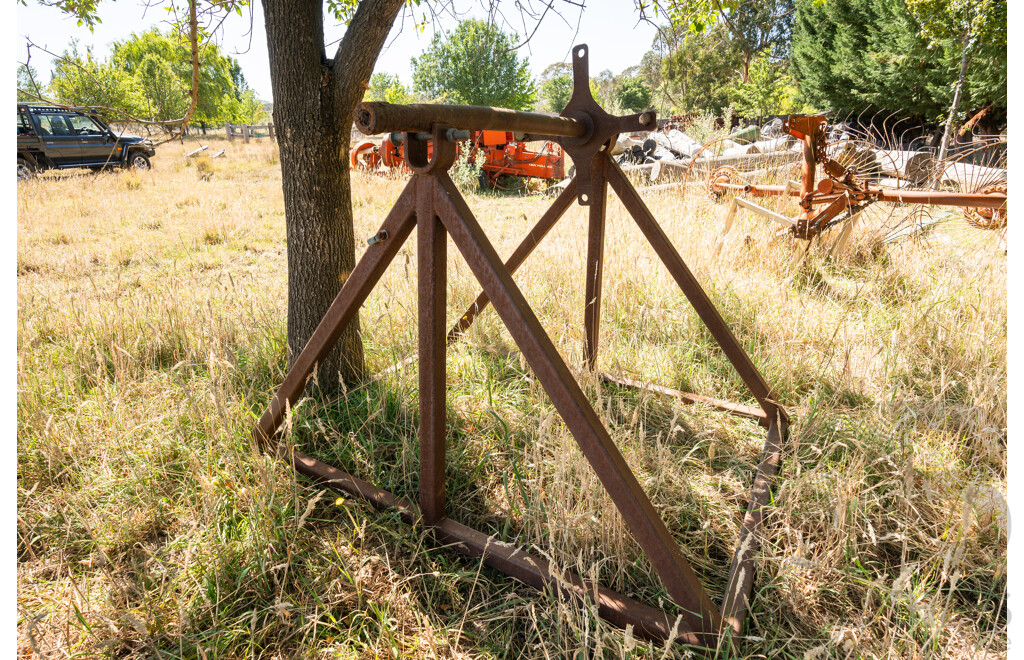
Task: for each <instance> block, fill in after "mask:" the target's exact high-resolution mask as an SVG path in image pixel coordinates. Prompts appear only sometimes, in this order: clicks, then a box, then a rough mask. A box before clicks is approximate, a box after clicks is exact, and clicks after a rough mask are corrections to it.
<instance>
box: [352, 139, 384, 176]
mask: <svg viewBox="0 0 1024 660" xmlns="http://www.w3.org/2000/svg"><path fill="white" fill-rule="evenodd" d="M349 164H350V165H351V166H352V169H354V170H355V169H366V170H374V169H377V165H379V164H380V150H379V149H378V148H377V144H376V143H375V142H373V141H372V140H363V141H362V142H360V143H359V144H357V145H356V146H354V147H352V151H351V152H349Z"/></svg>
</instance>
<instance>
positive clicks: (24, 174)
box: [18, 158, 36, 181]
mask: <svg viewBox="0 0 1024 660" xmlns="http://www.w3.org/2000/svg"><path fill="white" fill-rule="evenodd" d="M35 173H36V169H35V168H34V167H32V163H30V162H28V161H27V160H25V159H24V158H19V159H18V181H24V180H26V179H31V178H32V177H33V176H35Z"/></svg>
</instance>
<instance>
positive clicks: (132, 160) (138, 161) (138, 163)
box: [128, 151, 152, 170]
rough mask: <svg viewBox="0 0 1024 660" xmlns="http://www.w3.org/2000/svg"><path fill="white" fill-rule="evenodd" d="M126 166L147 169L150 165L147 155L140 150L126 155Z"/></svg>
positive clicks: (134, 168)
mask: <svg viewBox="0 0 1024 660" xmlns="http://www.w3.org/2000/svg"><path fill="white" fill-rule="evenodd" d="M128 167H129V168H131V169H133V170H148V169H151V168H152V165H150V164H149V156H147V155H146V154H144V153H142V152H141V151H136V152H134V153H131V154H129V155H128Z"/></svg>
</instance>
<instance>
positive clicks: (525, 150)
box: [349, 131, 565, 188]
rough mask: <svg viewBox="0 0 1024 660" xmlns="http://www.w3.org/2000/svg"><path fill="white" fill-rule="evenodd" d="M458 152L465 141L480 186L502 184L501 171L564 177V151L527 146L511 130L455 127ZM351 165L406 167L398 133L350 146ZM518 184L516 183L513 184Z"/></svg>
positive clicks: (552, 145) (547, 146)
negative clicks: (537, 149)
mask: <svg viewBox="0 0 1024 660" xmlns="http://www.w3.org/2000/svg"><path fill="white" fill-rule="evenodd" d="M455 133H456V134H457V137H458V138H460V141H459V143H458V144H459V153H460V154H461V153H462V150H463V149H464V148H465V146H464V145H465V142H469V144H470V147H469V149H470V151H469V160H470V161H471V162H474V163H478V164H479V165H480V168H481V170H483V173H482V174H481V177H480V183H481V185H482V186H483V187H485V188H486V187H492V186H493V187H496V188H505V187H507V186H503V185H501V183H500V179H499V177H501V175H503V174H507V175H511V176H516V177H533V178H537V179H555V180H558V181H561V180H562V179H564V178H565V154H564V153H563V151H562V148H561V147H560V146H558V144H556V143H554V142H550V141H548V142H544V145H543V147H542V148H541V149H540V151H534V150H531V149H530V148H529V147H528V143H527V142H525V141H523V140H522V139H519V140H517V139H516V137H517V135H516V134H515V133H513V132H511V131H456V132H455ZM349 160H350V163H351V166H352V169H368V170H377V169H379V168H381V167H384V168H387V169H389V170H396V169H397V170H403V171H411V170H409V167H408V165H407V164H406V158H405V145H404V144H402V134H401V133H398V134H390V135H385V136H384V139H383V141H382V142H380V143H378V142H375V141H373V140H364V141H362V142H359V143H357V144H356V145H355V146H353V147H352V150H351V152H350V157H349ZM514 187H519V186H514Z"/></svg>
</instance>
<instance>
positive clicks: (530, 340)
mask: <svg viewBox="0 0 1024 660" xmlns="http://www.w3.org/2000/svg"><path fill="white" fill-rule="evenodd" d="M437 182H438V183H437V186H436V189H435V198H434V204H435V208H436V209H437V212H438V215H439V216H440V217H441V220H442V222H444V224H445V228H446V229H447V230H448V233H449V235H451V237H452V240H453V241H454V242H455V245H456V246H457V247H458V248H459V251H460V252H461V253H462V256H463V257H464V258H465V259H466V263H467V264H469V267H470V269H471V270H472V271H473V274H474V275H475V276H476V278H477V280H479V281H480V284H481V285H482V286H483V289H484V291H486V292H487V293H488V294H489V295H490V298H491V305H493V306H494V308H495V310H496V311H497V312H498V315H499V316H500V317H501V320H502V322H503V323H504V324H505V327H507V328H508V331H509V333H510V334H511V335H512V338H513V339H514V340H515V342H516V344H517V345H518V346H519V348H520V349H521V350H522V351H523V355H524V356H525V357H526V360H527V362H528V363H529V364H530V367H531V368H532V369H533V372H534V374H535V375H536V377H537V380H538V381H539V382H540V383H541V385H542V386H543V387H544V390H545V391H546V392H547V394H548V396H549V397H550V398H551V402H552V403H553V404H554V406H555V409H556V410H558V413H559V415H561V417H562V419H563V421H564V422H565V425H566V426H567V427H568V428H569V430H570V431H571V432H572V434H573V437H574V438H575V439H576V442H577V443H578V444H579V446H580V449H581V450H582V451H583V454H584V456H586V458H587V462H589V463H590V465H591V467H593V469H594V472H595V473H596V474H597V476H598V478H599V479H600V480H601V483H602V484H603V485H604V488H605V490H607V491H608V494H609V496H610V497H611V498H612V501H613V502H614V503H615V506H616V508H617V509H618V510H619V512H620V513H621V514H622V517H623V519H624V520H625V522H626V526H627V527H628V528H629V529H630V531H631V532H632V533H633V536H634V538H636V540H637V543H639V544H640V547H642V548H643V549H644V552H645V553H646V554H647V557H648V559H649V560H650V562H651V565H652V566H653V567H654V570H655V571H656V572H657V573H658V576H659V577H660V578H661V580H662V583H663V584H664V585H665V589H666V591H668V593H669V596H671V597H672V599H673V600H674V601H675V602H676V604H678V605H679V606H680V607H681V608H682V609H683V610H684V611H685V614H684V618H685V620H686V624H687V625H686V627H687V629H688V630H692V631H695V632H700V633H701V634H703V635H705V636H709V641H710V636H711V635H713V634H715V633H717V631H718V630H719V629H720V628H721V616H720V614H719V613H718V611H717V610H716V609H715V608H714V606H713V604H712V603H711V600H710V599H709V598H708V596H707V594H706V593H705V592H704V589H703V588H702V587H701V585H700V581H699V580H698V579H697V576H696V574H694V572H693V569H692V568H690V565H689V564H688V563H687V562H686V560H685V559H683V556H682V555H681V554H680V552H679V547H678V546H677V545H676V542H675V540H674V539H673V538H672V535H671V534H670V533H669V531H668V529H667V528H666V527H665V523H664V522H662V520H661V517H660V516H658V513H657V512H656V511H655V510H654V507H653V506H652V505H651V502H650V500H649V499H648V498H647V495H646V494H645V493H644V491H643V488H642V487H641V486H640V484H639V482H637V480H636V477H634V476H633V473H632V471H631V470H630V469H629V466H628V465H627V464H626V461H625V459H623V458H622V454H621V453H619V450H618V448H617V447H616V446H615V443H614V442H613V441H612V439H611V437H610V436H609V435H608V431H607V430H606V429H605V428H604V425H603V424H602V423H601V420H600V419H598V417H597V413H596V412H594V409H593V407H591V405H590V403H589V402H588V401H587V399H586V395H584V394H583V391H582V390H581V389H580V387H579V385H577V384H576V381H575V379H574V378H573V377H572V373H571V372H570V371H569V368H568V367H567V366H566V365H565V362H563V361H562V358H561V356H560V355H559V354H558V350H557V349H556V348H555V346H554V344H552V343H551V339H549V338H548V336H547V333H545V332H544V329H543V328H542V327H541V325H540V321H538V320H537V317H536V316H535V315H534V313H533V310H532V309H530V306H529V305H528V304H527V302H526V299H525V298H523V294H522V292H520V290H519V287H517V286H516V284H515V282H514V281H512V276H511V275H510V274H509V272H508V271H507V270H505V267H504V266H503V265H502V263H501V261H500V259H499V258H498V254H497V252H495V251H494V247H493V246H492V245H491V243H490V241H488V240H487V237H486V235H485V234H484V232H483V229H481V228H480V225H479V224H478V223H477V222H476V219H475V218H474V217H473V214H472V212H470V210H469V208H468V207H467V206H466V203H465V201H464V200H463V199H462V196H461V195H459V193H458V190H457V188H456V187H455V184H454V183H452V181H451V179H449V178H448V176H447V174H439V175H438V176H437Z"/></svg>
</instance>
